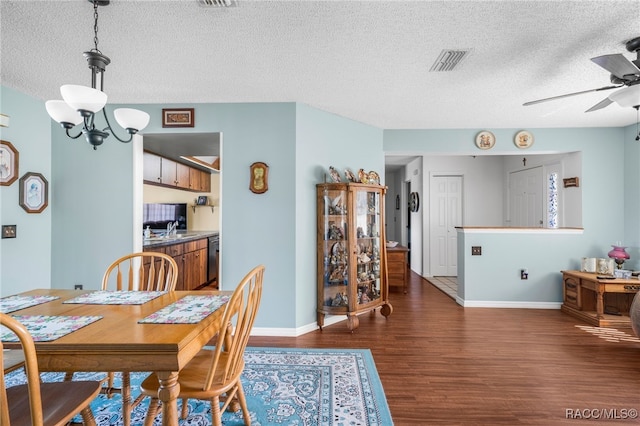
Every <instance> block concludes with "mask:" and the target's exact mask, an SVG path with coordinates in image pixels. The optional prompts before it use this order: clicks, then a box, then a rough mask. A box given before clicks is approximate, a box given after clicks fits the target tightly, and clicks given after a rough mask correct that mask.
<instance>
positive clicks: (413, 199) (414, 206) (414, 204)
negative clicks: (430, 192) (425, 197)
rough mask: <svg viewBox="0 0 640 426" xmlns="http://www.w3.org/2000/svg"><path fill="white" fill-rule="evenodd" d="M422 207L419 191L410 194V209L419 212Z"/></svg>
mask: <svg viewBox="0 0 640 426" xmlns="http://www.w3.org/2000/svg"><path fill="white" fill-rule="evenodd" d="M419 208H420V196H419V195H418V193H417V192H412V193H411V194H409V210H411V211H412V212H413V213H415V212H417V211H418V209H419Z"/></svg>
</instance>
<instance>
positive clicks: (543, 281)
mask: <svg viewBox="0 0 640 426" xmlns="http://www.w3.org/2000/svg"><path fill="white" fill-rule="evenodd" d="M480 130H482V129H475V130H474V129H468V130H409V131H405V130H386V131H385V139H384V150H385V152H386V153H387V154H400V153H413V154H417V153H419V154H420V155H432V154H439V155H440V154H443V153H452V152H458V153H464V154H465V155H466V154H471V155H476V154H477V155H482V154H483V153H482V152H480V150H478V149H476V148H475V145H474V138H475V135H476V134H477V132H478V131H480ZM488 130H491V131H492V132H493V133H494V134H495V136H496V145H495V147H494V148H493V149H492V150H491V153H490V154H491V155H501V154H505V155H508V154H518V155H525V154H529V155H531V154H534V153H536V152H539V153H554V152H570V151H581V152H582V176H581V177H580V185H581V187H582V191H583V193H582V196H583V205H582V210H583V227H584V232H583V233H582V234H581V235H566V234H560V235H547V234H545V235H533V234H504V233H496V234H490V233H488V234H487V233H479V234H468V235H464V237H462V238H461V239H459V245H461V246H462V247H459V250H460V249H462V251H461V253H462V255H463V256H464V258H463V259H462V260H461V261H460V263H459V270H458V276H459V277H460V276H463V277H464V281H463V283H462V286H463V291H462V292H461V295H460V296H461V297H463V298H464V300H465V301H467V302H471V303H473V302H480V301H486V302H522V301H526V302H530V303H540V304H544V303H552V302H556V303H557V302H560V301H561V300H562V294H561V287H560V283H561V275H560V271H561V270H562V269H576V268H579V267H580V258H581V257H583V256H588V257H603V256H606V253H607V251H608V250H609V249H610V248H609V247H610V244H611V243H613V242H615V241H623V242H624V243H625V244H632V243H635V244H636V245H637V239H638V237H637V230H636V235H635V236H634V235H630V234H628V233H626V232H625V223H628V224H632V223H635V222H637V217H638V216H637V212H635V211H630V210H629V209H626V210H625V201H626V198H625V193H628V192H630V191H631V192H635V191H637V185H638V178H637V176H631V177H628V178H627V179H625V172H624V167H623V166H624V164H625V158H626V156H628V155H630V152H629V151H630V150H634V151H635V154H636V156H635V158H636V159H637V148H635V146H634V147H633V148H631V147H628V146H629V145H631V144H637V143H636V142H635V141H633V140H630V138H629V132H628V131H627V130H626V129H623V128H586V129H528V130H531V131H532V132H533V134H534V135H535V143H534V145H533V146H532V147H531V148H529V149H528V150H526V151H522V150H520V149H519V148H517V147H515V145H514V144H513V136H514V135H515V133H516V132H517V131H518V130H521V129H495V130H494V129H488ZM634 137H635V135H634ZM626 187H629V188H635V191H634V190H632V189H625V188H626ZM635 196H636V197H637V194H635ZM629 198H630V197H629ZM625 212H626V213H625ZM472 245H480V246H482V256H471V254H470V252H471V246H472ZM632 256H633V255H632ZM635 259H636V260H635V261H634V259H633V258H632V261H631V262H629V264H628V265H627V266H628V267H630V266H632V265H634V264H636V262H637V255H636V257H635ZM521 268H527V269H528V270H529V279H528V280H526V281H523V280H520V269H521Z"/></svg>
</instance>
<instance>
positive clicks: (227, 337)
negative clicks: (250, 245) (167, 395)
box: [140, 265, 264, 426]
mask: <svg viewBox="0 0 640 426" xmlns="http://www.w3.org/2000/svg"><path fill="white" fill-rule="evenodd" d="M263 277H264V266H263V265H259V266H256V267H255V268H254V269H252V270H251V271H250V272H249V273H248V274H247V275H246V276H245V277H244V278H243V279H242V281H240V284H239V285H238V287H237V288H236V289H235V290H234V292H233V294H232V295H231V298H230V299H229V302H228V303H227V305H226V306H225V310H224V314H223V318H222V322H221V324H227V326H224V327H221V329H220V332H219V333H218V337H217V340H216V346H215V349H213V350H211V349H202V350H200V352H198V353H197V354H196V356H195V357H194V358H193V359H192V360H191V361H189V362H188V363H187V365H186V366H185V367H184V368H183V369H182V370H180V373H179V375H178V383H179V388H180V391H179V393H178V396H177V397H178V398H179V399H182V411H181V418H182V419H185V418H186V417H187V410H188V404H187V400H188V399H190V398H193V399H199V400H208V401H209V402H210V404H211V417H212V419H211V422H212V424H213V425H214V426H220V425H221V424H222V419H221V417H222V412H223V411H224V410H226V409H227V407H228V406H229V404H231V403H232V401H233V402H234V405H235V404H236V403H237V402H239V404H240V408H241V409H242V417H243V419H244V424H245V425H250V424H251V419H250V416H249V410H248V408H247V401H246V398H245V395H244V390H243V389H242V382H241V380H240V376H241V374H242V372H243V370H244V351H245V348H246V347H247V342H248V340H249V335H250V333H251V329H252V327H253V322H254V320H255V317H256V313H257V312H258V308H259V306H260V299H261V296H262V281H263ZM159 386H160V385H159V382H158V377H157V376H156V375H155V374H151V375H150V376H148V377H147V378H146V379H145V380H144V381H143V382H142V384H141V385H140V391H141V394H142V395H146V396H149V397H151V401H150V403H149V409H148V411H147V416H146V419H145V426H151V425H152V424H153V421H154V419H155V417H156V415H157V413H158V405H159V401H158V389H159ZM221 401H223V405H222V407H220V402H221Z"/></svg>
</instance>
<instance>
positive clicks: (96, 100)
mask: <svg viewBox="0 0 640 426" xmlns="http://www.w3.org/2000/svg"><path fill="white" fill-rule="evenodd" d="M88 1H89V2H90V3H93V21H94V24H93V31H94V37H93V42H94V48H93V49H91V50H90V51H88V52H84V53H83V55H84V57H85V58H86V59H87V63H88V64H89V68H90V69H91V87H87V86H79V85H74V84H65V85H63V86H61V87H60V94H61V95H62V99H64V100H63V101H60V100H56V101H47V102H46V103H45V106H46V108H47V112H48V113H49V115H50V116H51V118H53V119H54V120H55V121H57V122H58V123H60V125H61V126H62V127H63V128H64V129H65V131H66V133H67V136H69V137H70V138H71V139H78V138H79V137H80V136H81V135H84V136H85V138H86V140H87V142H89V144H91V146H93V149H97V148H98V146H99V145H102V143H103V142H104V140H105V139H106V138H107V137H108V136H109V135H110V134H112V135H113V136H114V137H115V138H116V139H118V140H119V141H120V142H123V143H127V142H131V140H132V139H133V135H135V134H136V133H138V131H140V130H142V129H144V128H145V127H146V126H147V124H149V114H147V113H146V112H144V111H140V110H137V109H132V108H118V109H116V110H115V111H114V112H113V115H114V117H115V119H116V121H117V122H118V124H119V125H120V126H122V127H123V128H124V129H125V130H126V131H127V133H128V134H129V138H128V139H120V138H119V137H118V135H116V134H115V133H114V131H113V129H112V128H111V124H109V119H108V118H107V113H106V111H105V109H104V106H105V105H106V103H107V94H106V93H104V92H103V91H102V89H103V83H104V71H105V69H106V67H107V65H109V63H110V62H111V60H110V59H109V58H108V57H107V56H105V55H103V54H102V52H100V50H99V49H98V6H106V5H108V4H109V0H88ZM100 110H102V114H103V116H104V121H105V122H106V123H107V127H104V128H103V129H102V130H100V129H98V128H96V123H95V116H96V114H97V113H98V112H100ZM80 123H82V130H80V132H79V133H78V134H77V135H75V136H74V135H72V134H71V132H70V131H71V129H73V128H74V127H75V126H77V125H79V124H80Z"/></svg>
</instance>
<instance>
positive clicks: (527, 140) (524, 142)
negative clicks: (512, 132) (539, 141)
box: [513, 130, 533, 149]
mask: <svg viewBox="0 0 640 426" xmlns="http://www.w3.org/2000/svg"><path fill="white" fill-rule="evenodd" d="M513 143H514V144H516V146H517V147H518V148H520V149H527V148H529V147H530V146H531V145H533V134H532V133H531V132H528V131H526V130H521V131H519V132H518V133H516V136H515V137H514V138H513Z"/></svg>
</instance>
